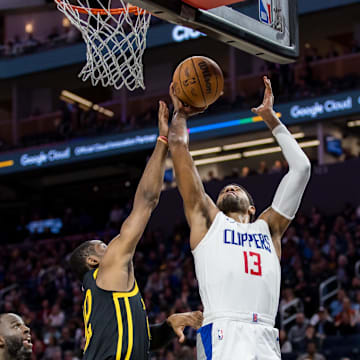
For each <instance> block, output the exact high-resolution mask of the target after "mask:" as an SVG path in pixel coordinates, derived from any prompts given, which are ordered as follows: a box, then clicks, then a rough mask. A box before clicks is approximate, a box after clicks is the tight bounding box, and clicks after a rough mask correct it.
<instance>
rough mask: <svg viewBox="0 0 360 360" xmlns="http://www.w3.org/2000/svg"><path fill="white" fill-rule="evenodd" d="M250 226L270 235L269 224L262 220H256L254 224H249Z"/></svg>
mask: <svg viewBox="0 0 360 360" xmlns="http://www.w3.org/2000/svg"><path fill="white" fill-rule="evenodd" d="M250 226H251V227H253V228H257V229H261V230H262V231H266V232H268V233H269V234H270V227H269V224H268V223H267V222H266V221H265V220H264V219H260V218H257V219H256V220H255V221H254V222H252V223H250Z"/></svg>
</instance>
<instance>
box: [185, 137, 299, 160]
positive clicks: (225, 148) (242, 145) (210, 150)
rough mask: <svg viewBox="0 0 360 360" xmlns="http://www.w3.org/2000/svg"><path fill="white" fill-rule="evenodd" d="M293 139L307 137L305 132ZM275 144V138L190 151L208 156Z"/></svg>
mask: <svg viewBox="0 0 360 360" xmlns="http://www.w3.org/2000/svg"><path fill="white" fill-rule="evenodd" d="M293 137H294V138H295V139H301V138H303V137H305V134H304V133H303V132H299V133H294V134H293ZM274 142H275V139H274V138H264V139H258V140H250V141H244V142H240V143H235V144H229V145H224V146H222V147H221V146H216V147H211V148H205V149H200V150H193V151H190V154H191V156H199V155H206V154H213V153H219V152H221V151H229V150H236V149H242V148H247V147H252V146H258V145H266V144H272V143H274Z"/></svg>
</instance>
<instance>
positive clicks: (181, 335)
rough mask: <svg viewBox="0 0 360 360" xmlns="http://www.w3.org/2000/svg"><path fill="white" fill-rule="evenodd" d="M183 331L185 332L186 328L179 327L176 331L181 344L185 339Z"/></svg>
mask: <svg viewBox="0 0 360 360" xmlns="http://www.w3.org/2000/svg"><path fill="white" fill-rule="evenodd" d="M183 330H184V327H177V328H175V329H174V332H175V334H176V336H177V337H178V338H179V341H180V342H182V341H184V339H185V336H184V333H183ZM181 340H182V341H181Z"/></svg>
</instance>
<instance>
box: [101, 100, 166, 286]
mask: <svg viewBox="0 0 360 360" xmlns="http://www.w3.org/2000/svg"><path fill="white" fill-rule="evenodd" d="M168 119H169V111H168V108H167V106H166V104H165V103H164V102H160V107H159V134H160V136H163V137H167V135H168ZM167 153H168V145H167V144H166V143H165V142H163V141H161V140H159V139H158V141H157V142H156V146H155V149H154V152H153V154H152V155H151V157H150V159H149V161H148V163H147V165H146V167H145V170H144V173H143V175H142V177H141V180H140V182H139V185H138V187H137V190H136V194H135V199H134V205H133V209H132V211H131V213H130V215H129V217H128V218H127V219H126V220H125V221H124V223H123V225H122V227H121V230H120V233H119V235H118V236H116V237H115V238H114V239H113V240H112V241H111V242H110V244H109V246H108V249H107V250H106V253H105V255H104V258H103V259H102V261H101V264H100V269H99V274H98V278H97V283H98V285H99V286H101V287H102V288H103V289H107V288H111V287H112V286H115V284H119V285H118V286H117V288H118V287H119V286H120V287H123V286H124V279H126V283H127V282H129V284H126V286H125V287H127V286H130V287H131V286H132V285H133V279H130V278H128V277H129V268H130V264H131V260H132V258H133V255H134V252H135V248H136V246H137V244H138V242H139V240H140V238H141V236H142V234H143V232H144V230H145V227H146V225H147V223H148V221H149V218H150V216H151V213H152V211H153V210H154V208H155V207H156V205H157V203H158V201H159V197H160V192H161V187H162V184H163V179H164V173H165V160H166V157H167ZM122 271H123V272H122ZM121 275H124V276H121ZM114 283H115V284H114ZM120 283H121V285H120ZM112 289H114V288H112Z"/></svg>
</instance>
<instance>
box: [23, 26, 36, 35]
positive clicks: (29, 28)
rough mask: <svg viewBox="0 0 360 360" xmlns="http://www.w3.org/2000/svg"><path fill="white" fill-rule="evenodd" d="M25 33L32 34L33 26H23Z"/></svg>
mask: <svg viewBox="0 0 360 360" xmlns="http://www.w3.org/2000/svg"><path fill="white" fill-rule="evenodd" d="M25 32H26V33H27V34H32V33H33V32H34V25H33V24H32V23H27V24H26V25H25Z"/></svg>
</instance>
